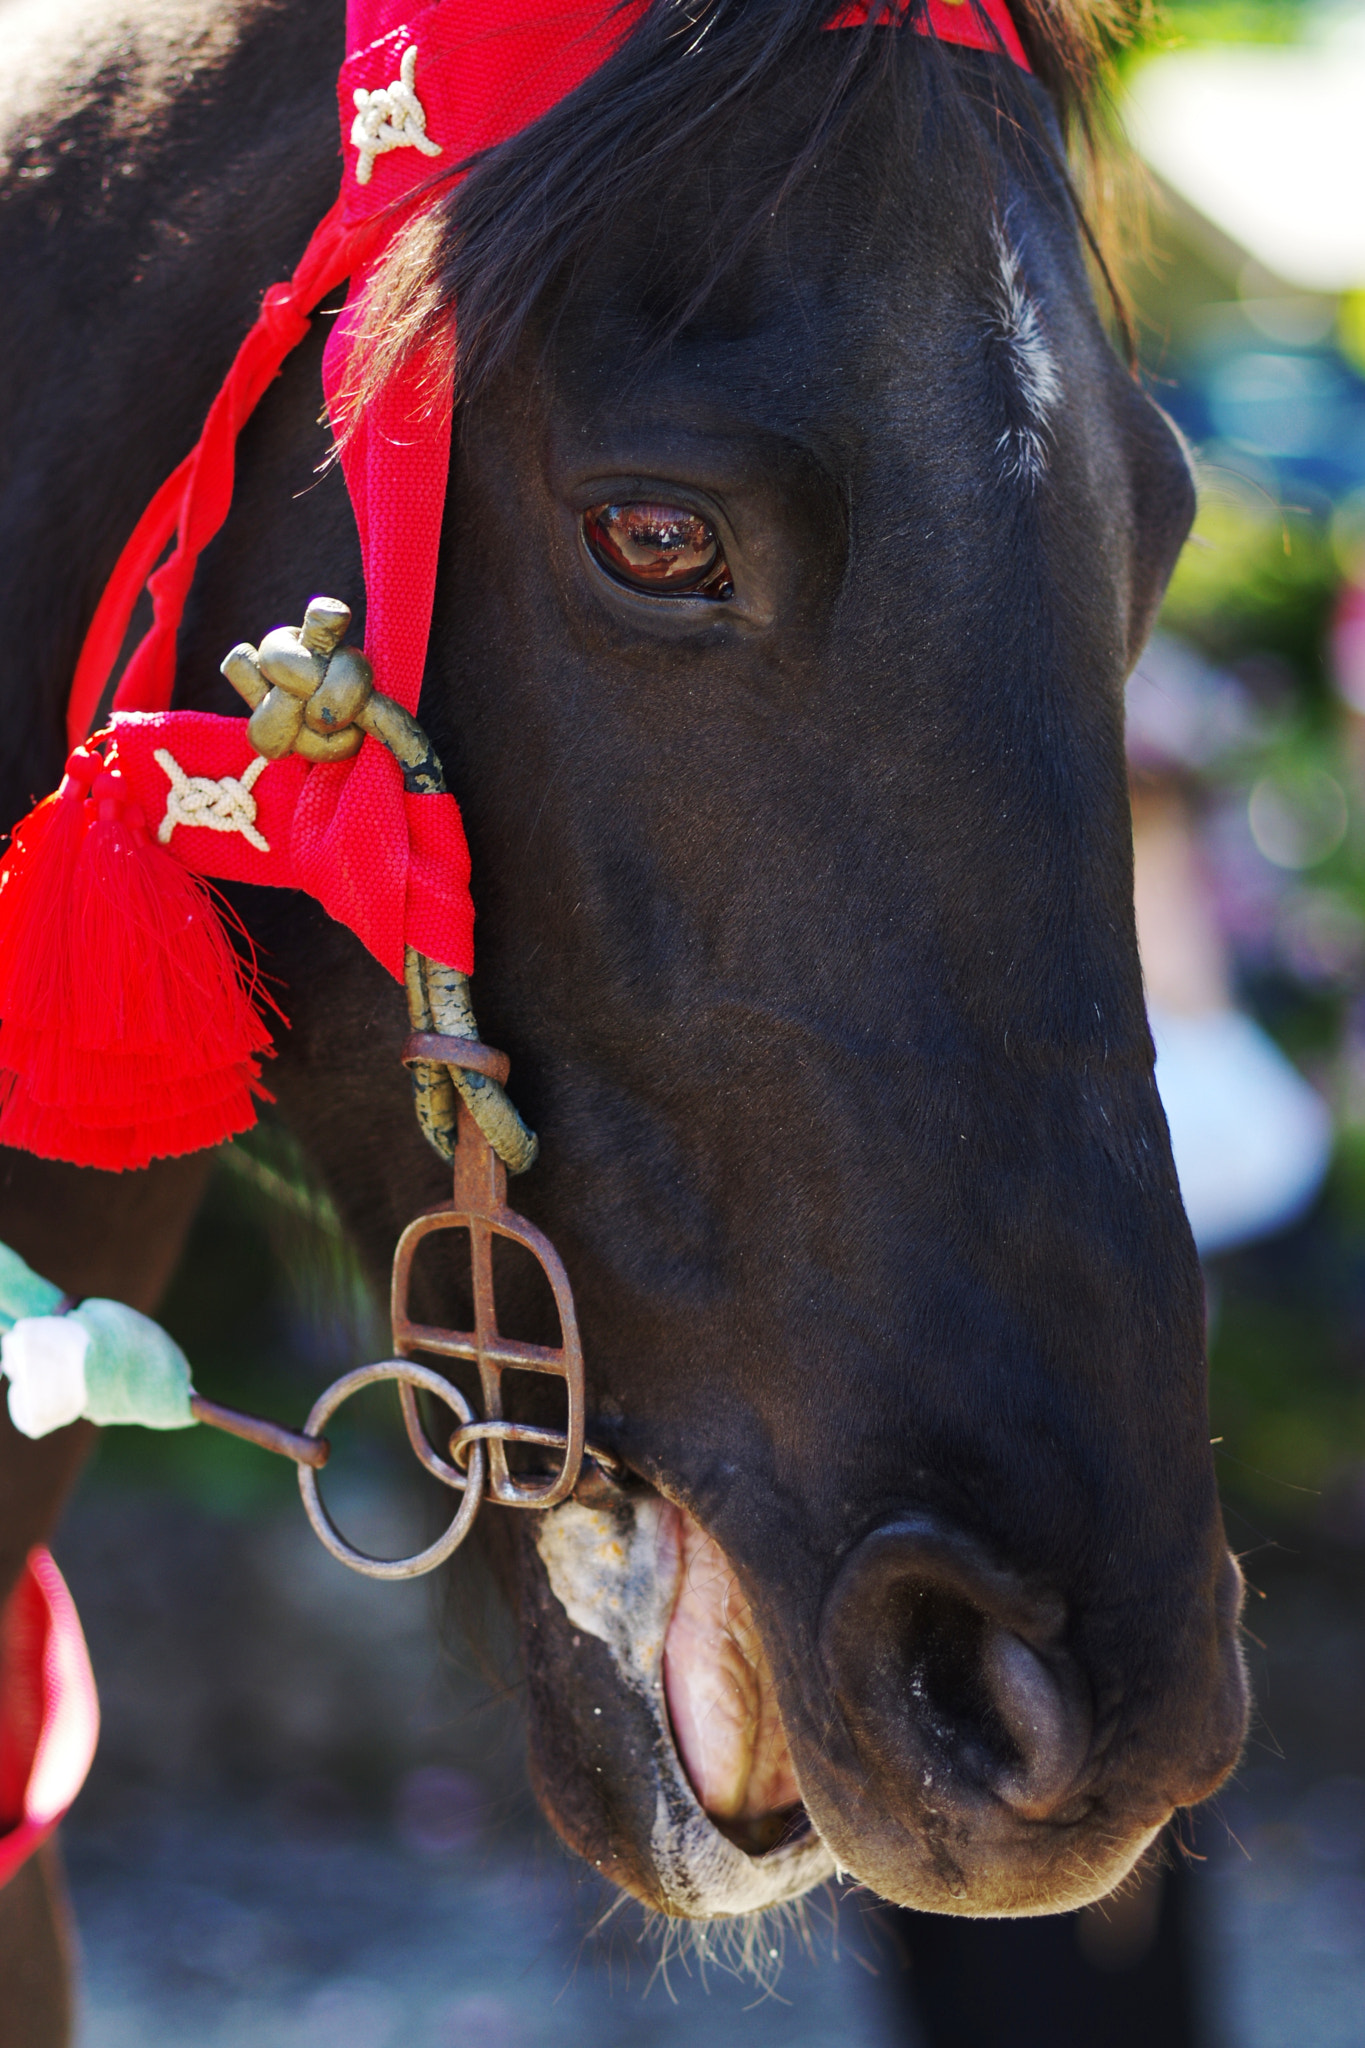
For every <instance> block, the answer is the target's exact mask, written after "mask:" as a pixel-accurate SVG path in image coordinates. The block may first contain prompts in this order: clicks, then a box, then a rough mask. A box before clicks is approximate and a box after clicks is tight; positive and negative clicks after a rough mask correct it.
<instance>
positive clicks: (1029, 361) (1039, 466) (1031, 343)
mask: <svg viewBox="0 0 1365 2048" xmlns="http://www.w3.org/2000/svg"><path fill="white" fill-rule="evenodd" d="M995 252H996V258H997V263H998V270H997V276H996V285H997V290H996V302H995V317H996V332H997V334H998V336H999V338H1000V340H1001V341H1003V342H1004V344H1005V346H1006V348H1007V349H1008V351H1009V356H1010V363H1011V367H1012V369H1013V372H1014V382H1015V389H1016V391H1017V393H1018V396H1019V400H1020V403H1021V406H1022V409H1023V418H1022V419H1020V420H1017V421H1015V422H1014V423H1013V424H1012V425H1010V426H1009V427H1007V428H1006V429H1005V431H1004V433H1003V434H1002V435H1001V436H1000V439H999V441H998V442H997V444H996V445H997V447H998V448H999V449H1000V452H1001V453H1002V454H1003V455H1004V456H1005V457H1006V468H1005V473H1006V475H1007V476H1009V477H1011V478H1013V479H1015V480H1016V481H1018V482H1020V483H1025V484H1028V485H1029V486H1030V487H1032V486H1033V485H1034V484H1036V483H1038V482H1039V481H1040V479H1041V477H1042V475H1043V472H1044V471H1045V469H1046V468H1047V457H1048V448H1049V444H1050V442H1051V427H1052V415H1053V413H1054V411H1055V410H1056V408H1057V406H1058V405H1059V404H1060V403H1061V397H1062V377H1061V371H1060V370H1059V368H1058V365H1057V358H1056V356H1055V355H1054V354H1053V352H1052V345H1051V343H1050V342H1049V341H1048V338H1047V336H1046V335H1045V334H1044V332H1043V323H1042V321H1041V320H1040V319H1039V317H1038V308H1037V305H1036V304H1035V303H1034V300H1033V297H1032V294H1031V293H1030V291H1029V288H1028V285H1027V284H1026V283H1025V281H1024V273H1023V269H1022V267H1021V265H1020V262H1019V257H1018V253H1017V252H1016V250H1015V248H1014V246H1013V244H1012V243H1011V242H1010V241H1009V239H1008V237H1007V236H1006V235H1005V233H1004V231H1003V229H1001V228H998V227H997V228H996V230H995Z"/></svg>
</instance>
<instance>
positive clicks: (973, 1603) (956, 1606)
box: [822, 1517, 1090, 1820]
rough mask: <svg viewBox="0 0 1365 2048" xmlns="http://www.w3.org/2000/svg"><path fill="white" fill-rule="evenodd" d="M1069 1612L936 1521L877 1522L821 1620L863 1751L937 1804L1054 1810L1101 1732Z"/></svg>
mask: <svg viewBox="0 0 1365 2048" xmlns="http://www.w3.org/2000/svg"><path fill="white" fill-rule="evenodd" d="M1061 1618H1062V1617H1061V1610H1060V1605H1059V1603H1057V1602H1056V1601H1055V1600H1051V1599H1049V1598H1047V1597H1045V1596H1044V1597H1039V1596H1035V1595H1030V1594H1029V1593H1028V1592H1027V1591H1026V1589H1024V1588H1023V1587H1022V1586H1021V1585H1020V1583H1019V1582H1018V1580H1016V1579H1015V1578H1014V1577H1013V1575H1012V1574H1009V1573H1006V1572H1002V1571H1001V1570H1000V1569H999V1568H998V1567H996V1566H995V1565H993V1564H991V1563H990V1562H989V1561H988V1560H987V1559H986V1558H985V1556H984V1554H983V1553H982V1552H981V1550H980V1549H979V1547H978V1546H977V1545H976V1544H974V1543H973V1542H972V1541H971V1540H970V1539H969V1538H967V1537H966V1536H963V1535H961V1534H960V1533H959V1532H956V1531H953V1530H948V1529H945V1528H944V1527H943V1526H942V1525H941V1524H939V1523H937V1522H932V1521H930V1520H929V1519H928V1518H927V1517H926V1518H918V1517H917V1518H916V1519H915V1520H914V1521H905V1522H899V1523H894V1524H892V1525H890V1526H889V1527H887V1528H883V1529H879V1530H877V1531H875V1532H874V1534H873V1535H872V1536H870V1537H868V1538H867V1539H865V1541H864V1542H863V1543H862V1544H860V1545H859V1547H858V1549H857V1550H856V1551H855V1552H854V1553H853V1554H852V1556H851V1557H850V1558H849V1559H848V1560H847V1562H846V1563H845V1565H844V1567H843V1570H842V1571H841V1573H840V1575H839V1578H838V1580H837V1581H836V1583H835V1586H834V1588H833V1590H832V1592H831V1594H830V1598H829V1602H828V1605H827V1608H826V1614H825V1620H824V1624H823V1629H822V1639H823V1645H824V1651H825V1658H826V1663H827V1666H828V1668H829V1671H830V1677H831V1679H832V1681H833V1684H834V1689H835V1693H836V1696H837V1697H838V1699H839V1701H840V1704H841V1706H842V1708H843V1711H844V1716H845V1719H846V1721H847V1723H848V1725H849V1728H850V1730H851V1732H852V1734H853V1736H854V1739H855V1741H856V1742H857V1743H858V1746H859V1748H860V1749H861V1750H862V1751H863V1753H864V1755H865V1756H866V1757H867V1759H868V1761H869V1762H872V1763H875V1765H876V1766H877V1767H878V1769H879V1772H880V1773H882V1774H884V1775H886V1776H892V1775H893V1774H894V1776H895V1777H896V1778H897V1779H899V1780H900V1781H901V1782H902V1785H903V1787H904V1793H905V1796H907V1797H919V1798H922V1799H923V1800H924V1801H925V1802H926V1804H928V1805H929V1806H931V1807H935V1808H938V1807H940V1806H941V1805H942V1804H943V1803H944V1802H945V1801H946V1802H947V1803H949V1804H951V1803H953V1801H954V1798H955V1797H966V1798H968V1799H973V1800H980V1799H981V1798H983V1797H984V1798H986V1799H988V1800H999V1801H1001V1802H1002V1803H1003V1804H1004V1805H1005V1806H1007V1807H1008V1808H1010V1809H1011V1810H1012V1811H1013V1812H1014V1813H1016V1814H1018V1815H1019V1817H1020V1818H1021V1819H1027V1820H1043V1819H1048V1818H1055V1817H1056V1816H1057V1813H1058V1809H1059V1808H1062V1807H1064V1806H1065V1805H1066V1803H1067V1802H1068V1801H1069V1800H1071V1799H1072V1797H1073V1794H1074V1789H1075V1785H1076V1781H1077V1777H1078V1775H1079V1773H1080V1770H1081V1767H1082V1765H1083V1763H1084V1761H1085V1756H1086V1750H1087V1747H1088V1742H1089V1733H1090V1717H1089V1713H1088V1711H1087V1709H1086V1706H1085V1703H1084V1698H1083V1691H1082V1687H1081V1685H1080V1682H1079V1678H1078V1675H1077V1674H1076V1672H1075V1670H1074V1668H1073V1666H1072V1664H1071V1661H1070V1659H1069V1658H1068V1657H1067V1655H1066V1653H1065V1652H1064V1651H1063V1650H1062V1649H1061V1647H1060V1641H1059V1638H1060V1634H1061ZM916 1786H917V1787H918V1792H916V1791H915V1787H916Z"/></svg>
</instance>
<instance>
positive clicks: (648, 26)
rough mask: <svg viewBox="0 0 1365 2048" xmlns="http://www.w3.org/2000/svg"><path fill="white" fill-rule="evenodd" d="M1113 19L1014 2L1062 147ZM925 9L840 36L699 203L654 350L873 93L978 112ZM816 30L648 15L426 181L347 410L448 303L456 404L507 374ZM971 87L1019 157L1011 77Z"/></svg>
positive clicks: (786, 23) (1096, 8) (656, 6)
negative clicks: (575, 78) (627, 217)
mask: <svg viewBox="0 0 1365 2048" xmlns="http://www.w3.org/2000/svg"><path fill="white" fill-rule="evenodd" d="M967 4H968V5H973V6H975V5H976V4H977V0H967ZM1125 4H1126V0H1115V5H1113V6H1111V7H1109V8H1103V7H1101V6H1100V5H1099V4H1097V0H1013V13H1014V17H1015V20H1016V22H1017V25H1018V28H1019V32H1020V35H1021V37H1022V39H1023V41H1024V44H1025V47H1026V49H1027V51H1028V54H1029V59H1030V63H1031V64H1032V66H1033V70H1034V73H1035V75H1036V77H1037V78H1038V79H1039V81H1040V82H1041V83H1042V85H1043V86H1044V88H1045V89H1046V90H1047V92H1048V93H1049V95H1050V97H1051V100H1052V103H1053V108H1054V111H1055V113H1056V115H1057V118H1058V121H1059V124H1060V127H1061V129H1062V131H1063V132H1065V131H1071V132H1073V133H1075V132H1078V131H1082V132H1083V131H1086V129H1087V124H1088V119H1089V111H1090V107H1091V103H1092V100H1093V97H1094V94H1095V91H1096V81H1097V78H1098V74H1099V65H1100V61H1101V56H1102V43H1103V33H1102V32H1107V33H1109V34H1111V35H1112V32H1113V27H1114V22H1115V20H1116V19H1117V17H1118V15H1119V14H1120V13H1121V11H1122V9H1123V7H1124V5H1125ZM927 6H928V0H908V5H907V7H906V12H905V18H904V21H903V24H902V31H901V32H899V33H887V32H886V31H885V29H884V28H883V27H882V26H881V25H880V24H879V22H878V21H877V19H876V18H875V16H874V17H872V18H869V20H868V21H867V22H866V23H864V24H863V25H862V26H861V27H857V28H851V29H846V30H842V31H841V32H840V33H839V35H838V37H837V42H836V47H837V49H838V53H839V55H838V62H837V63H835V64H833V65H830V66H828V87H827V90H826V91H825V93H824V94H823V96H822V97H821V98H820V100H819V102H818V104H817V105H816V106H815V108H814V110H813V114H812V117H811V118H810V120H809V123H808V125H807V126H806V128H805V132H804V134H803V135H802V136H801V137H799V138H798V139H797V140H796V143H795V146H794V147H793V145H792V141H791V138H790V136H788V137H787V138H785V146H784V148H783V149H782V150H781V151H780V152H775V153H774V156H773V157H771V158H769V159H768V160H767V161H764V160H763V158H762V157H761V156H755V157H754V158H753V159H751V160H750V161H749V162H748V163H747V164H746V165H745V166H744V168H743V172H742V175H740V176H739V177H738V178H737V179H736V178H734V177H733V176H732V177H731V178H730V179H729V180H728V181H727V185H726V189H725V190H724V191H723V193H721V194H720V195H716V194H715V193H714V192H712V193H711V194H709V195H708V204H707V206H706V207H704V208H699V209H697V214H696V238H697V240H698V242H699V244H700V246H699V248H698V249H697V250H695V251H693V252H692V253H693V259H694V260H693V261H692V262H691V263H690V264H689V265H688V266H687V284H686V286H685V288H684V289H683V290H681V291H680V292H678V293H676V294H674V296H673V299H672V302H671V305H670V309H669V315H668V319H667V333H666V334H665V335H663V336H662V337H661V338H664V339H667V338H668V337H669V336H670V335H671V334H674V333H676V332H677V331H678V330H680V329H681V328H682V327H684V326H686V324H687V323H688V321H689V320H690V319H692V318H693V317H694V316H695V314H696V313H697V312H698V311H699V310H700V308H701V306H702V305H703V304H704V303H705V302H706V300H707V299H708V297H709V296H710V294H711V292H712V291H713V289H714V288H715V286H716V284H717V283H718V281H719V280H720V278H721V277H722V276H723V275H725V274H726V273H727V272H728V271H731V270H732V269H733V266H734V264H735V262H736V261H737V259H738V258H739V257H740V256H742V255H743V254H744V252H745V250H746V248H748V247H749V246H750V245H751V244H752V243H753V242H754V240H755V239H756V238H757V237H758V235H759V234H760V233H761V232H762V230H763V228H764V226H765V224H766V223H767V222H768V221H769V220H770V219H771V217H772V215H773V214H774V212H775V211H776V210H777V209H778V208H779V207H780V206H781V205H782V203H783V201H784V199H786V198H787V197H788V196H789V195H790V193H791V192H792V191H793V189H794V188H795V187H796V186H797V185H798V184H799V183H800V182H801V181H802V180H803V178H804V177H805V176H806V174H807V173H808V172H809V171H810V170H812V169H813V168H814V167H815V166H816V164H817V163H818V162H819V160H820V159H821V157H822V156H823V155H824V154H825V153H826V152H828V151H829V150H830V149H831V148H832V147H833V146H835V145H836V144H837V143H838V141H839V140H840V138H841V137H842V136H843V135H844V134H845V133H846V132H847V131H848V130H849V129H850V127H851V126H852V125H853V124H854V123H855V122H856V120H857V118H858V116H859V114H860V112H861V111H862V110H863V109H864V108H865V107H866V106H867V104H868V102H869V100H870V99H871V97H872V95H873V94H874V93H877V92H878V91H879V90H880V89H881V88H882V87H883V85H884V84H885V83H886V81H887V80H888V79H893V80H894V79H896V78H897V77H898V75H900V74H904V73H906V72H908V71H909V70H910V68H911V67H913V69H914V75H915V77H916V79H917V80H918V81H919V82H920V83H921V86H922V87H923V86H925V85H927V87H928V90H927V91H926V90H923V89H921V90H920V91H919V92H918V93H915V94H911V93H906V92H894V93H893V94H891V96H890V104H891V105H892V106H893V107H894V108H896V109H897V110H899V113H900V117H901V118H903V119H905V120H906V122H907V124H908V123H909V121H910V120H911V119H912V118H913V119H914V120H915V121H916V122H920V123H922V121H923V118H924V115H925V113H926V110H930V109H931V110H932V112H933V114H934V116H935V126H936V129H938V130H939V131H941V128H942V124H943V123H944V122H945V121H952V120H955V119H962V118H965V117H966V115H967V114H968V112H969V111H970V109H971V108H972V107H974V106H975V107H978V108H979V106H980V105H981V102H982V79H983V67H982V66H980V65H973V66H964V65H961V64H958V63H956V62H955V61H954V57H955V54H956V53H955V52H953V51H951V50H950V49H949V48H948V47H946V46H944V45H942V44H940V43H938V42H937V40H936V39H935V38H934V37H933V36H921V35H918V34H915V33H913V22H914V20H915V18H916V17H918V16H920V15H921V14H923V13H925V12H926V11H927ZM831 12H832V6H831V0H652V4H651V5H650V6H649V7H648V8H647V9H646V11H645V13H644V15H643V16H642V17H641V19H640V21H639V22H638V24H637V25H636V26H635V28H634V29H633V30H632V31H631V33H630V34H629V35H628V36H627V37H626V38H625V40H624V42H623V43H622V45H621V46H620V48H619V49H618V50H617V51H616V52H615V54H614V55H613V56H612V57H611V58H610V59H609V60H608V62H607V63H605V64H604V65H602V66H601V67H600V69H598V70H597V71H595V72H594V73H593V74H592V75H591V76H590V77H589V78H588V79H586V80H585V81H584V83H583V84H582V85H581V86H580V87H579V88H578V89H577V90H576V91H575V92H573V93H571V94H569V95H568V96H567V97H566V98H565V99H563V100H562V101H560V102H559V104H558V105H556V106H555V107H553V108H552V109H551V110H550V111H549V112H548V113H547V114H545V115H544V116H543V117H542V118H541V119H540V120H539V121H537V122H535V123H533V124H532V126H530V127H529V128H527V129H524V130H523V131H522V132H521V133H520V134H518V135H516V136H513V137H512V138H511V139H510V140H509V141H507V142H505V143H502V144H501V145H499V146H498V147H497V148H494V149H491V150H489V151H487V152H485V153H484V154H482V155H481V156H479V157H477V158H475V159H473V160H471V161H470V162H468V163H466V164H461V165H458V166H453V167H452V168H451V169H450V170H449V171H447V172H444V173H443V174H442V175H441V176H440V177H438V178H436V179H433V181H432V185H431V187H430V189H431V190H432V192H433V194H434V195H435V200H434V204H432V205H431V206H430V207H428V208H427V209H426V210H425V212H424V213H423V214H422V215H421V216H420V217H419V218H418V220H417V221H416V222H414V223H413V225H412V227H411V228H410V229H409V230H407V231H405V233H404V234H403V235H401V236H400V237H399V238H398V241H397V243H396V245H395V248H394V252H393V255H392V257H391V258H390V259H389V261H388V263H387V264H386V265H385V266H384V267H383V268H382V269H381V271H380V273H379V275H378V276H377V278H376V280H375V284H374V287H373V291H372V297H371V310H370V315H369V319H368V323H367V324H368V329H369V339H370V359H369V367H368V370H367V372H366V375H365V377H364V385H363V389H362V391H361V392H360V393H358V394H356V395H357V396H359V397H360V398H362V399H363V397H364V396H365V395H366V394H367V393H368V391H370V390H372V389H373V388H375V386H377V384H379V383H381V382H382V381H383V379H384V377H385V376H386V375H387V374H388V373H389V371H390V370H391V369H392V368H393V367H394V365H395V363H396V362H397V360H399V359H400V358H401V357H402V356H404V355H405V354H407V352H408V351H409V350H410V349H411V348H412V347H413V346H414V345H416V344H418V343H420V342H428V343H429V342H431V341H432V340H433V339H434V338H435V337H437V336H438V335H440V334H441V332H442V330H443V329H444V330H446V331H447V332H448V329H449V319H448V315H449V311H450V309H451V308H452V307H453V306H456V305H458V308H459V342H458V371H459V382H460V389H461V391H462V393H463V394H464V395H468V394H469V393H470V392H471V391H472V390H473V389H474V388H476V387H477V386H478V385H479V384H481V383H482V382H484V381H485V380H486V379H487V377H488V376H489V375H491V374H492V373H493V372H494V371H496V370H497V369H498V368H500V367H501V366H502V365H503V364H505V363H506V362H507V361H508V359H509V357H510V356H511V354H512V353H513V351H514V350H515V348H516V346H517V343H518V340H519V339H520V336H521V334H522V332H523V330H524V328H525V326H526V322H527V320H528V318H529V317H530V315H531V313H532V312H533V310H534V309H535V308H536V307H537V306H538V305H540V304H541V302H542V301H543V300H544V298H545V297H546V294H547V293H548V292H550V290H551V289H552V288H553V287H555V286H562V285H563V284H565V283H566V282H567V283H569V284H572V282H573V280H574V278H575V276H576V275H577V274H578V273H579V272H581V270H582V269H583V268H584V266H585V265H586V264H587V263H588V262H590V261H591V258H592V254H593V252H594V250H595V249H598V248H600V247H602V246H603V245H604V243H605V242H606V240H607V238H608V237H609V236H610V235H611V234H612V231H613V225H614V223H615V222H617V221H618V220H619V219H620V217H621V214H622V211H623V209H628V208H629V207H630V205H631V203H632V200H633V199H635V198H638V195H639V194H640V193H642V192H648V191H657V190H659V189H661V188H663V187H665V186H666V185H667V181H668V178H669V176H670V173H673V174H675V175H676V167H677V166H678V165H679V164H684V165H686V164H691V165H700V166H705V165H708V164H711V163H714V162H716V161H718V160H719V159H721V158H722V157H724V156H725V155H726V145H727V141H728V139H729V138H730V137H731V136H732V135H733V133H734V130H735V126H736V123H737V120H738V118H739V117H740V116H741V115H742V114H743V112H744V110H745V109H746V108H747V107H748V106H750V105H752V104H753V102H754V101H756V100H757V99H759V98H760V97H762V96H763V95H764V94H765V93H768V92H770V91H771V90H772V89H773V88H774V86H777V85H780V82H781V80H782V78H783V77H784V75H786V74H787V73H788V71H789V67H790V66H791V65H792V64H793V62H795V61H798V60H799V58H800V56H801V54H802V53H803V52H808V51H809V50H810V47H811V41H812V38H813V37H817V36H819V37H822V38H823V35H824V31H825V29H826V25H827V23H828V22H829V20H830V16H831ZM980 18H981V19H982V20H983V21H985V20H986V17H985V15H984V13H982V14H981V17H980ZM988 25H989V24H988ZM988 71H989V88H988V91H989V104H990V107H991V111H992V112H993V114H994V116H995V118H996V120H997V122H999V121H1001V120H1002V119H1003V121H1004V123H1005V124H1006V125H1007V126H1008V127H1009V128H1010V129H1012V130H1013V131H1014V132H1015V133H1016V134H1018V135H1021V136H1023V135H1027V136H1029V137H1031V138H1032V140H1033V142H1034V145H1035V146H1036V145H1037V143H1038V141H1039V139H1040V138H1039V128H1038V122H1037V117H1036V109H1035V108H1034V107H1032V106H1030V105H1028V104H1026V99H1025V95H1026V86H1025V81H1024V76H1023V74H1022V72H1020V71H1019V70H1018V68H1017V67H1016V66H1015V65H1014V64H1012V63H1001V62H994V63H991V64H990V65H989V67H988ZM912 108H913V115H912V113H911V111H910V110H911V109H912ZM1044 146H1045V147H1046V146H1047V145H1046V141H1045V139H1044ZM1049 153H1052V152H1051V151H1050V152H1049ZM1056 155H1057V156H1058V157H1059V156H1060V151H1057V152H1056ZM442 186H447V187H448V188H449V189H448V190H447V191H445V192H442V190H441V188H442Z"/></svg>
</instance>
